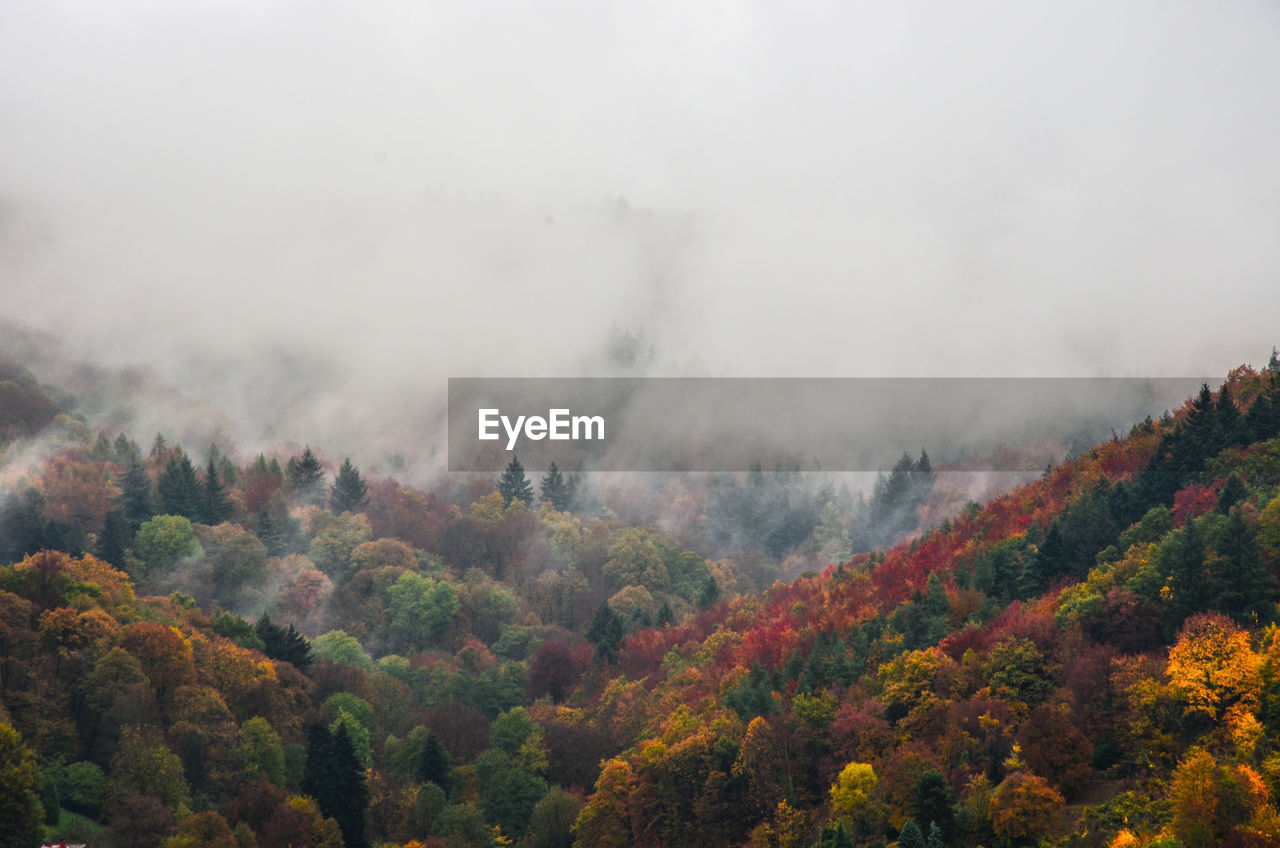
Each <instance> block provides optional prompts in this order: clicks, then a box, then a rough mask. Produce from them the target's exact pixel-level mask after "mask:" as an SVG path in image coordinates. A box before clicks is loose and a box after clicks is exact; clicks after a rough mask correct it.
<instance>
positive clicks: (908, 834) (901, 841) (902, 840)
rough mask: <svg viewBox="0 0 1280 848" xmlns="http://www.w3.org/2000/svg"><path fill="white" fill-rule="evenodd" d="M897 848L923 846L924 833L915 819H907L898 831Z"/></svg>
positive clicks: (921, 847) (922, 847) (920, 847)
mask: <svg viewBox="0 0 1280 848" xmlns="http://www.w3.org/2000/svg"><path fill="white" fill-rule="evenodd" d="M898 848H925V844H924V833H923V832H922V831H921V830H920V825H918V824H916V821H915V819H907V821H906V823H905V824H903V825H902V830H900V831H898Z"/></svg>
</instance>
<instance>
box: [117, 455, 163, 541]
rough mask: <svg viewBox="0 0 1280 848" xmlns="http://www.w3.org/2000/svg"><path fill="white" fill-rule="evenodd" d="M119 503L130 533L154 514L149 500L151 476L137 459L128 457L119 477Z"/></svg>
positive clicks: (135, 531) (134, 531) (153, 508)
mask: <svg viewBox="0 0 1280 848" xmlns="http://www.w3.org/2000/svg"><path fill="white" fill-rule="evenodd" d="M120 505H121V506H122V507H123V509H124V519H125V523H126V525H127V526H128V529H129V533H130V534H131V535H132V534H133V533H137V532H138V528H139V527H141V526H142V523H143V522H144V521H147V520H149V519H151V518H152V517H153V516H154V515H155V514H156V510H155V507H154V506H153V504H152V500H151V478H150V477H148V476H147V469H146V468H144V467H143V465H142V462H141V460H139V459H130V460H129V464H128V466H127V467H126V468H125V470H124V474H123V475H122V476H121V478H120Z"/></svg>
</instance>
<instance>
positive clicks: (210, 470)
mask: <svg viewBox="0 0 1280 848" xmlns="http://www.w3.org/2000/svg"><path fill="white" fill-rule="evenodd" d="M230 517H231V504H230V503H228V502H227V490H226V487H225V486H223V485H222V480H221V479H220V478H219V476H218V466H217V461H216V456H215V454H214V453H213V452H210V454H209V464H208V465H207V466H206V467H205V470H204V488H203V493H202V496H201V498H200V523H201V524H209V525H214V524H221V523H222V522H224V521H226V520H227V519H228V518H230Z"/></svg>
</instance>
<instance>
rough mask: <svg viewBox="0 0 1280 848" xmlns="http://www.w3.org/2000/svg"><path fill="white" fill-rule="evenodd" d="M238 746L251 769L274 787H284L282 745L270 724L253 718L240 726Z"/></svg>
mask: <svg viewBox="0 0 1280 848" xmlns="http://www.w3.org/2000/svg"><path fill="white" fill-rule="evenodd" d="M240 746H241V749H242V750H243V751H244V754H245V759H246V760H247V761H248V762H249V764H250V766H251V767H252V768H254V769H257V770H258V771H259V772H261V773H262V774H263V775H264V776H265V777H266V778H267V780H269V781H271V782H272V783H274V784H275V785H276V786H284V785H285V768H284V745H282V744H281V743H280V736H279V735H278V734H277V733H276V732H275V729H274V728H272V727H271V723H270V722H268V721H267V720H266V719H265V718H263V717H262V716H254V717H253V718H251V719H249V720H248V721H246V722H245V723H244V724H242V725H240Z"/></svg>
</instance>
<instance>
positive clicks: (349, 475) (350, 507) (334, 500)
mask: <svg viewBox="0 0 1280 848" xmlns="http://www.w3.org/2000/svg"><path fill="white" fill-rule="evenodd" d="M368 494H369V485H368V484H367V483H365V481H364V480H362V479H361V478H360V471H359V469H357V468H356V467H355V466H354V465H352V464H351V457H347V458H346V459H344V460H343V461H342V467H341V468H339V469H338V476H337V477H336V478H335V479H334V481H333V491H332V492H331V493H330V494H329V508H330V509H332V510H333V511H334V512H336V513H342V512H355V511H356V510H358V509H359V508H360V507H362V506H364V503H365V500H366V499H367V497H368Z"/></svg>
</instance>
